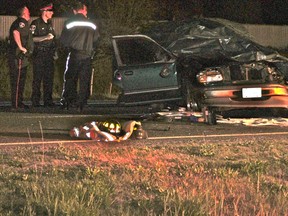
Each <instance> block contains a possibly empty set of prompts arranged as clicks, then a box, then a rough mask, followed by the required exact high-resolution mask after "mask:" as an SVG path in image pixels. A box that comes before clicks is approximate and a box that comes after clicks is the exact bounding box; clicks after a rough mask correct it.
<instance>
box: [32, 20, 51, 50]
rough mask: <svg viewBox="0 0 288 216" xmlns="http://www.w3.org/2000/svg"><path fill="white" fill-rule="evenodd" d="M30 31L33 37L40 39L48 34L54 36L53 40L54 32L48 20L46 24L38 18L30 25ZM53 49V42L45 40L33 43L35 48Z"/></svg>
mask: <svg viewBox="0 0 288 216" xmlns="http://www.w3.org/2000/svg"><path fill="white" fill-rule="evenodd" d="M31 31H32V35H33V37H42V36H46V35H48V34H49V33H51V34H53V35H54V38H55V31H54V28H53V25H52V22H51V20H48V22H47V23H45V22H44V20H43V19H42V18H41V17H39V18H38V19H35V20H33V21H32V23H31ZM39 47H41V48H54V47H55V40H54V39H53V40H45V41H41V42H35V48H36V49H37V48H39Z"/></svg>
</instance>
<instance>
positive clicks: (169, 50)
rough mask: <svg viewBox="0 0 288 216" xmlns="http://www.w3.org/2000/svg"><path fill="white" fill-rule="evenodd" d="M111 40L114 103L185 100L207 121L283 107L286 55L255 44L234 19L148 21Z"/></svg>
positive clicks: (287, 95)
mask: <svg viewBox="0 0 288 216" xmlns="http://www.w3.org/2000/svg"><path fill="white" fill-rule="evenodd" d="M112 43H113V47H114V52H115V60H116V61H115V62H116V64H115V65H116V68H115V71H114V74H113V81H114V83H115V84H117V85H118V86H119V87H120V88H121V89H122V94H121V95H120V96H119V99H118V100H119V103H127V104H130V103H132V104H137V103H155V102H165V103H167V102H169V103H170V102H173V101H178V102H180V103H181V102H185V105H187V108H188V109H192V110H195V111H203V113H208V115H212V118H210V119H211V121H212V123H213V122H214V121H215V120H216V119H215V112H216V111H222V110H231V109H247V108H280V109H285V110H287V109H288V86H287V85H288V59H287V58H286V57H284V56H282V55H280V54H279V53H278V52H277V51H275V50H273V49H271V48H268V47H264V46H261V45H259V44H258V43H256V42H255V41H254V40H253V39H252V38H251V37H250V36H249V35H248V33H247V31H246V30H245V28H244V27H243V26H242V25H241V24H239V23H234V22H230V21H228V20H223V19H205V18H201V19H192V20H185V21H178V22H177V21H173V22H172V21H171V22H168V21H167V22H160V23H153V24H151V25H150V26H149V27H147V28H145V29H143V30H141V32H140V33H139V34H135V35H118V36H114V37H113V38H112ZM213 116H214V117H213Z"/></svg>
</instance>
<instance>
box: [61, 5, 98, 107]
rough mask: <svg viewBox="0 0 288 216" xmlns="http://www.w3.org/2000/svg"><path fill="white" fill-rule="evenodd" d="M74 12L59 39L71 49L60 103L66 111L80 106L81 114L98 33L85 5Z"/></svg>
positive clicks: (86, 95) (87, 90) (85, 102)
mask: <svg viewBox="0 0 288 216" xmlns="http://www.w3.org/2000/svg"><path fill="white" fill-rule="evenodd" d="M73 12H74V16H73V17H72V18H70V19H68V20H67V21H66V22H65V24H64V27H63V31H62V33H61V36H60V43H61V44H62V45H63V46H64V47H65V48H66V49H67V50H68V56H67V62H66V69H65V73H64V84H63V92H62V98H61V100H60V103H61V105H62V106H63V107H67V109H68V108H69V107H77V108H79V109H80V111H82V109H83V107H84V105H85V104H87V100H88V98H89V96H90V94H89V86H90V81H91V73H92V66H91V59H92V57H93V54H94V49H95V46H96V42H97V39H98V36H99V34H98V31H97V27H96V25H95V23H93V22H92V21H91V20H89V19H88V18H87V6H86V5H85V4H83V3H80V2H79V3H77V4H76V5H75V6H74V7H73ZM78 79H79V92H77V83H78Z"/></svg>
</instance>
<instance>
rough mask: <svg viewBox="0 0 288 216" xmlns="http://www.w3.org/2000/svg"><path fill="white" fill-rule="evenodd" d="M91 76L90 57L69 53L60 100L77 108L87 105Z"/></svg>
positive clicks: (75, 52)
mask: <svg viewBox="0 0 288 216" xmlns="http://www.w3.org/2000/svg"><path fill="white" fill-rule="evenodd" d="M91 74H92V66H91V57H90V56H87V55H83V54H82V53H79V52H77V51H74V52H70V53H69V54H68V57H67V62H66V69H65V73H64V84H63V92H62V100H64V101H66V102H67V103H68V104H76V105H78V106H83V105H85V104H87V100H88V98H89V96H90V82H91ZM78 85H79V90H78V91H77V89H78Z"/></svg>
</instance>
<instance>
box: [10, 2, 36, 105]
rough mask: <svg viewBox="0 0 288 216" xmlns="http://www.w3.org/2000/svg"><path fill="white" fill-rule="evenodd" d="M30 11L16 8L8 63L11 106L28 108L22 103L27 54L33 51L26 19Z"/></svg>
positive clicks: (25, 8)
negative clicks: (16, 15)
mask: <svg viewBox="0 0 288 216" xmlns="http://www.w3.org/2000/svg"><path fill="white" fill-rule="evenodd" d="M29 20H30V12H29V9H28V8H27V7H26V6H22V7H21V8H20V9H19V10H18V18H17V19H16V20H15V21H14V22H13V23H12V25H11V27H10V30H9V48H8V53H7V54H8V65H9V71H10V85H11V104H12V108H16V109H17V108H24V109H27V108H29V107H28V106H27V105H25V104H24V103H23V92H24V87H25V81H26V74H27V66H28V63H29V62H28V55H29V54H31V53H32V51H33V40H32V34H31V31H30V27H29V24H28V21H29Z"/></svg>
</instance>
